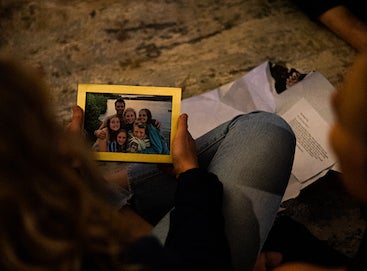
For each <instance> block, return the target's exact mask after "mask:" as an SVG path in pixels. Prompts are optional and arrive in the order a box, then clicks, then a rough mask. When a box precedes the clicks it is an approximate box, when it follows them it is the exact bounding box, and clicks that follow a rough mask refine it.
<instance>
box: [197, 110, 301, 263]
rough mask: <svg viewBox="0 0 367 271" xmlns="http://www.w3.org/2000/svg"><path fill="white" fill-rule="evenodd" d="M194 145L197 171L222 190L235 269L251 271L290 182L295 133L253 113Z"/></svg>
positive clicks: (266, 115) (278, 120)
mask: <svg viewBox="0 0 367 271" xmlns="http://www.w3.org/2000/svg"><path fill="white" fill-rule="evenodd" d="M196 142H197V147H198V154H199V162H200V166H201V167H207V168H208V171H211V172H213V173H215V174H216V175H217V176H218V178H219V180H220V181H221V182H222V183H223V186H224V203H223V205H224V206H223V212H224V217H225V223H226V234H227V237H228V240H229V243H230V247H231V254H232V259H233V264H234V267H235V270H251V267H252V264H253V263H254V262H255V260H256V256H257V253H258V251H259V250H260V248H261V247H262V245H263V244H264V241H265V239H266V236H267V234H268V232H269V230H270V228H271V226H272V223H273V221H274V219H275V216H276V213H277V211H278V208H279V205H280V202H281V199H282V196H283V193H284V191H285V188H286V186H287V183H288V180H289V177H290V173H291V169H292V165H293V158H294V151H295V137H294V134H293V132H292V130H291V128H290V127H289V126H288V124H287V123H286V122H285V121H284V120H283V119H281V118H280V117H278V116H277V115H275V114H271V113H265V112H255V113H251V114H247V115H242V116H239V117H236V118H235V119H233V120H232V121H230V122H228V123H225V124H223V125H221V126H219V127H217V128H216V129H214V130H212V131H210V132H209V133H207V134H205V135H204V136H202V137H200V138H198V139H197V141H196Z"/></svg>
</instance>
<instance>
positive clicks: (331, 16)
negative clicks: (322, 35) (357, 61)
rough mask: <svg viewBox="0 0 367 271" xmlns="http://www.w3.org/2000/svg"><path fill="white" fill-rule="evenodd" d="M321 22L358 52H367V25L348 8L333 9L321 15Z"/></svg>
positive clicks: (338, 7)
mask: <svg viewBox="0 0 367 271" xmlns="http://www.w3.org/2000/svg"><path fill="white" fill-rule="evenodd" d="M319 20H320V22H321V23H322V24H324V25H325V26H326V27H328V28H329V29H330V30H331V31H332V32H334V33H335V34H336V35H338V36H339V37H340V38H342V39H343V40H344V41H346V42H347V43H348V44H349V45H351V46H352V47H354V48H355V49H356V50H357V51H358V52H366V51H367V24H366V23H365V22H364V21H362V20H360V19H359V18H358V17H357V16H355V15H354V14H353V13H352V12H351V11H350V10H349V9H348V8H347V7H345V6H336V7H333V8H331V9H329V10H327V11H325V12H324V13H323V14H321V15H320V17H319Z"/></svg>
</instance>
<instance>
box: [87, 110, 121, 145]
mask: <svg viewBox="0 0 367 271" xmlns="http://www.w3.org/2000/svg"><path fill="white" fill-rule="evenodd" d="M120 129H121V122H120V118H119V117H118V116H112V117H111V118H109V119H108V120H107V127H104V128H102V131H103V133H104V134H105V135H106V136H105V137H104V138H103V139H102V138H97V140H96V143H95V144H94V146H93V149H94V150H96V151H100V152H117V143H116V140H117V134H118V132H119V130H120Z"/></svg>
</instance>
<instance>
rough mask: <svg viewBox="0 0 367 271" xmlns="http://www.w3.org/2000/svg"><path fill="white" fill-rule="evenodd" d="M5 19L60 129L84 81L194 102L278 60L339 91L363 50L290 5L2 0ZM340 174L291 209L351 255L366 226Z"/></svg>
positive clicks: (10, 47)
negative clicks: (160, 89) (48, 93)
mask: <svg viewBox="0 0 367 271" xmlns="http://www.w3.org/2000/svg"><path fill="white" fill-rule="evenodd" d="M0 18H1V19H0V50H1V51H2V52H4V53H6V54H10V55H14V56H16V57H18V58H20V59H22V61H23V62H24V63H27V64H29V65H32V66H34V67H37V68H38V69H39V70H40V71H41V72H42V74H43V76H44V78H45V80H46V81H47V82H48V84H49V85H50V87H51V89H52V97H53V101H52V102H54V104H55V108H56V109H57V113H58V115H59V116H60V122H61V123H65V122H66V121H67V120H68V119H69V117H70V108H71V106H72V105H73V104H75V103H76V89H77V84H78V83H113V84H127V85H128V84H131V85H153V86H174V87H181V88H182V89H183V98H187V97H190V96H193V95H197V94H200V93H203V92H205V91H208V90H211V89H214V88H216V87H218V86H220V85H223V84H226V83H228V82H231V81H233V80H234V79H236V78H238V77H241V76H243V75H244V74H246V72H248V71H249V70H251V69H252V68H254V67H256V66H258V65H259V64H261V63H262V62H263V61H264V60H270V61H272V62H277V63H284V64H286V65H288V66H290V67H295V68H297V69H298V70H300V71H305V72H307V71H311V70H318V71H319V72H321V73H322V74H323V75H324V76H325V77H326V78H327V79H329V81H330V82H331V83H332V84H333V85H337V84H338V83H339V82H340V80H341V79H342V77H343V74H344V72H345V71H346V69H347V67H348V66H349V65H350V63H351V62H352V60H353V57H354V54H355V52H354V50H353V49H352V48H351V47H349V46H348V45H347V44H345V43H344V42H343V41H342V40H340V39H339V38H337V37H336V36H335V35H334V34H332V33H330V32H329V31H328V30H326V29H325V28H323V27H322V26H321V25H319V24H317V23H315V22H312V21H310V20H309V19H308V18H307V17H305V15H304V14H303V13H302V12H301V11H300V10H298V9H297V7H296V6H294V5H293V3H292V2H291V0H200V1H197V0H136V1H128V0H120V1H114V0H104V1H102V0H85V1H74V0H65V1H58V0H49V1H42V0H34V1H26V0H0ZM0 76H1V75H0ZM327 102H328V101H325V103H327ZM336 175H338V174H336V173H334V172H331V173H330V174H328V175H327V177H326V178H323V179H322V180H320V181H318V182H316V183H315V184H313V185H311V186H310V187H308V188H307V189H306V190H305V191H303V192H302V193H301V195H300V196H299V197H298V198H297V199H294V200H290V201H288V202H286V203H285V204H284V205H285V207H286V208H287V209H286V212H288V213H289V214H290V215H292V216H293V217H294V218H296V219H297V220H299V221H301V222H303V223H305V225H307V226H308V227H309V228H310V229H311V231H312V232H314V233H315V235H317V236H318V237H320V238H321V239H323V240H326V241H328V242H329V243H330V244H331V245H333V246H334V247H336V248H337V249H339V250H341V251H343V252H344V253H346V254H349V255H351V254H353V253H354V251H355V248H356V244H357V243H358V240H359V238H360V236H361V229H362V227H363V225H364V224H365V223H364V221H363V220H361V219H360V214H359V208H358V204H357V203H355V202H354V201H353V200H352V199H350V198H349V197H348V196H346V195H345V194H344V192H343V190H342V189H340V187H339V186H338V183H337V182H336V181H335V179H336V177H337V176H336Z"/></svg>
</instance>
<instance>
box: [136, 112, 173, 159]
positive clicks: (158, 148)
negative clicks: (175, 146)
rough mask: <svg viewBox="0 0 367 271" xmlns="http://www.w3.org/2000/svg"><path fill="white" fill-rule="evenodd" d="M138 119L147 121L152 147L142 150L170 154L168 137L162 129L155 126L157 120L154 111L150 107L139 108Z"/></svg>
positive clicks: (150, 152) (143, 121)
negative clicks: (153, 114)
mask: <svg viewBox="0 0 367 271" xmlns="http://www.w3.org/2000/svg"><path fill="white" fill-rule="evenodd" d="M138 120H139V121H140V122H142V123H145V124H146V125H147V126H148V127H147V130H148V137H149V140H150V147H149V148H146V149H144V150H142V151H141V153H145V154H169V148H168V144H167V141H166V139H165V138H164V137H163V135H162V134H161V131H160V130H159V129H158V128H157V127H156V126H154V123H155V121H153V118H152V112H151V111H150V110H149V109H148V108H143V109H140V110H139V113H138Z"/></svg>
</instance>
